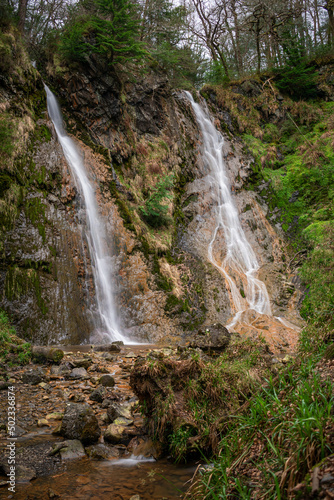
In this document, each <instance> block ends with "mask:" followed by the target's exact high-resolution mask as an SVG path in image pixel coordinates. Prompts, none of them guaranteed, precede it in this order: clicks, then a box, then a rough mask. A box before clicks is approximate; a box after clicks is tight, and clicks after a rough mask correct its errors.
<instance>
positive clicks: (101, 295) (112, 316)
mask: <svg viewBox="0 0 334 500" xmlns="http://www.w3.org/2000/svg"><path fill="white" fill-rule="evenodd" d="M45 91H46V95H47V105H48V113H49V116H50V119H51V120H52V123H53V125H54V127H55V130H56V133H57V137H58V140H59V143H60V145H61V147H62V149H63V152H64V156H65V158H66V161H67V164H68V166H69V168H70V170H71V173H72V175H73V177H74V180H75V183H76V185H77V187H78V190H79V192H80V194H81V195H82V198H83V203H84V208H85V212H86V219H87V220H86V222H87V224H86V234H85V237H86V239H87V242H88V247H89V252H90V258H91V261H92V269H93V274H94V284H95V290H96V302H97V325H96V326H97V329H98V330H99V331H100V333H102V334H103V335H104V336H105V337H108V340H109V341H113V340H122V341H124V342H126V341H128V340H127V339H126V338H125V337H124V336H123V334H122V333H121V330H120V325H119V321H118V315H117V309H116V307H115V302H114V293H113V282H114V276H113V268H112V258H111V255H110V253H109V249H108V244H107V242H106V234H105V227H104V222H103V220H102V219H101V217H100V215H99V211H98V206H97V203H96V193H95V190H94V188H93V185H92V182H91V181H90V179H89V176H88V173H87V171H86V168H85V165H84V162H83V158H82V154H81V152H80V151H79V150H78V148H77V147H76V145H75V143H74V141H73V140H72V139H71V138H70V137H69V136H68V135H67V133H66V131H65V129H64V127H63V118H62V114H61V111H60V108H59V105H58V103H57V100H56V97H55V96H54V94H53V93H52V92H51V90H50V89H49V88H48V87H47V86H46V85H45Z"/></svg>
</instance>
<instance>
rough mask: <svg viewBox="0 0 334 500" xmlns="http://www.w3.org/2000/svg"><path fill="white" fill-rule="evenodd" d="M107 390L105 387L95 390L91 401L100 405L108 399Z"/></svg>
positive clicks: (90, 397)
mask: <svg viewBox="0 0 334 500" xmlns="http://www.w3.org/2000/svg"><path fill="white" fill-rule="evenodd" d="M106 394H107V389H106V388H105V387H103V386H100V387H97V388H96V389H94V391H93V392H92V394H91V395H90V396H89V399H90V400H91V401H97V402H98V403H102V401H103V400H104V399H105V398H106Z"/></svg>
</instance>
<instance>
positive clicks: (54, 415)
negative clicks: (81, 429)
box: [45, 411, 64, 420]
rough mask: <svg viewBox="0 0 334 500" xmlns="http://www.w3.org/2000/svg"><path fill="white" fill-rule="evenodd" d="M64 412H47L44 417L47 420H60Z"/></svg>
mask: <svg viewBox="0 0 334 500" xmlns="http://www.w3.org/2000/svg"><path fill="white" fill-rule="evenodd" d="M63 416H64V414H63V413H60V412H59V411H55V412H53V413H49V414H48V415H47V416H46V417H45V418H46V419H47V420H61V419H62V418H63Z"/></svg>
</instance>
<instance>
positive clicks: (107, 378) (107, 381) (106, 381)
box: [99, 373, 115, 387]
mask: <svg viewBox="0 0 334 500" xmlns="http://www.w3.org/2000/svg"><path fill="white" fill-rule="evenodd" d="M99 382H100V384H101V385H103V386H104V387H114V385H115V379H114V377H113V376H112V375H110V373H106V374H105V375H102V377H100V380H99Z"/></svg>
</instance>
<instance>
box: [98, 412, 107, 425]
mask: <svg viewBox="0 0 334 500" xmlns="http://www.w3.org/2000/svg"><path fill="white" fill-rule="evenodd" d="M100 419H101V421H102V422H103V423H105V424H109V417H108V413H102V415H100Z"/></svg>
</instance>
